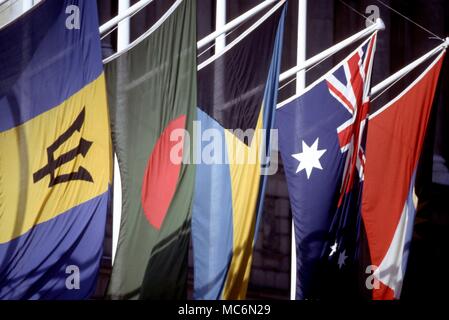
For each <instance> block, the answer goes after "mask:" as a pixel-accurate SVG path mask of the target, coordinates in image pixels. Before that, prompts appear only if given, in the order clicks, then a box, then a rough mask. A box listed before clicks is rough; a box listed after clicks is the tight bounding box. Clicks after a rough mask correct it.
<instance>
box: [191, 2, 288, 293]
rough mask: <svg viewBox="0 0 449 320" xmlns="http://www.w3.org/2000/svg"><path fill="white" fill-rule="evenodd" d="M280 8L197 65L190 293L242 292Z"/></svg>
mask: <svg viewBox="0 0 449 320" xmlns="http://www.w3.org/2000/svg"><path fill="white" fill-rule="evenodd" d="M285 11H286V7H285V5H284V2H282V1H279V2H277V3H276V4H275V5H274V6H273V8H272V9H270V12H271V15H270V16H268V17H267V18H266V19H265V20H263V19H262V18H261V19H259V20H258V22H256V24H255V25H254V29H253V30H252V32H250V33H249V34H247V35H246V37H244V38H243V39H241V41H238V39H237V40H236V41H234V42H231V43H229V44H228V46H227V48H228V49H227V50H226V52H225V54H223V55H221V56H219V57H217V58H216V59H214V60H206V61H205V62H203V63H201V64H200V65H199V69H200V70H199V72H198V108H197V127H198V130H197V135H196V140H195V142H196V147H195V158H196V159H195V161H196V163H197V165H196V173H195V191H194V196H193V205H192V243H193V256H194V262H193V266H194V298H195V299H244V298H245V296H246V290H247V286H248V282H249V277H250V270H251V263H252V254H253V247H254V243H255V238H256V237H255V235H256V234H257V226H258V224H259V222H260V219H261V216H262V204H263V199H264V189H265V181H266V179H265V178H266V175H267V174H268V171H270V170H271V168H270V162H269V161H268V160H269V159H268V157H269V149H270V148H269V142H270V135H271V129H272V125H273V119H274V110H275V107H276V100H277V91H278V82H279V69H280V59H281V51H282V37H283V30H284V19H285Z"/></svg>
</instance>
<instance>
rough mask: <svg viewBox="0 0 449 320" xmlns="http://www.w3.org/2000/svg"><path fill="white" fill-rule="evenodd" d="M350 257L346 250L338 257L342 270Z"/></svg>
mask: <svg viewBox="0 0 449 320" xmlns="http://www.w3.org/2000/svg"><path fill="white" fill-rule="evenodd" d="M347 257H348V256H347V255H346V250H343V252H340V255H339V256H338V262H337V263H338V267H339V268H340V269H341V268H342V267H343V266H344V265H345V261H346V258H347Z"/></svg>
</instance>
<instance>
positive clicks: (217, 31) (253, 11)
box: [197, 0, 276, 49]
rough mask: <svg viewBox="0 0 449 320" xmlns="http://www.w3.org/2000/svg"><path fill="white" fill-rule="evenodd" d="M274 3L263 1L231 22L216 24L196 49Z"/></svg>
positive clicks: (273, 0)
mask: <svg viewBox="0 0 449 320" xmlns="http://www.w3.org/2000/svg"><path fill="white" fill-rule="evenodd" d="M274 2H276V0H265V1H263V2H262V3H260V4H258V5H257V6H255V7H254V8H252V9H250V10H248V11H247V12H245V13H243V14H242V15H240V16H238V17H237V18H235V19H234V20H231V21H229V22H228V23H224V24H223V25H221V26H220V27H219V26H218V24H216V28H215V31H214V32H212V33H211V34H209V35H207V36H206V37H204V38H203V39H201V40H200V41H198V43H197V48H198V49H201V48H203V47H205V46H206V45H207V44H208V43H210V42H212V41H214V39H216V38H217V37H219V36H220V35H222V34H224V33H226V32H228V31H230V30H231V29H233V28H235V27H236V26H238V25H239V24H241V23H243V22H245V21H246V20H248V19H249V18H251V17H252V16H254V15H256V14H257V13H259V12H260V11H262V10H263V9H265V8H266V7H268V6H269V5H271V4H273V3H274ZM225 9H226V4H225ZM217 10H218V6H217ZM217 12H218V11H217ZM225 16H226V13H225ZM217 22H218V20H217Z"/></svg>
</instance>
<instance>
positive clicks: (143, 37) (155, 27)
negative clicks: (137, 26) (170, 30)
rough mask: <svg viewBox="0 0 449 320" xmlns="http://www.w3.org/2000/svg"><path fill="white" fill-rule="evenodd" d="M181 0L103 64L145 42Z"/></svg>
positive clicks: (177, 0)
mask: <svg viewBox="0 0 449 320" xmlns="http://www.w3.org/2000/svg"><path fill="white" fill-rule="evenodd" d="M182 1H183V0H176V2H175V3H173V5H172V6H171V7H170V8H169V9H168V10H167V12H165V13H164V15H163V16H162V17H161V18H160V19H159V20H158V21H156V23H155V24H154V25H152V26H151V28H150V29H148V31H146V32H145V33H144V34H142V35H141V36H140V37H138V38H137V39H136V40H134V41H133V42H131V44H130V45H129V46H128V47H126V48H125V49H123V50H120V51H118V52H116V53H114V54H113V55H111V56H109V57H107V58H106V59H104V60H103V64H106V63H108V62H111V61H112V60H114V59H116V58H118V57H119V56H121V55H122V54H123V53H125V52H128V51H129V50H131V49H132V48H134V47H135V46H137V45H138V44H139V43H141V42H142V41H143V40H145V39H146V38H147V37H148V36H150V35H151V34H152V33H153V32H154V31H155V30H156V29H157V28H159V27H160V26H161V25H162V24H163V23H164V22H165V20H167V19H168V17H170V15H171V14H172V13H173V12H174V11H175V10H176V8H178V6H179V5H180V4H181V2H182Z"/></svg>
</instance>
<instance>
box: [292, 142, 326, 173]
mask: <svg viewBox="0 0 449 320" xmlns="http://www.w3.org/2000/svg"><path fill="white" fill-rule="evenodd" d="M319 139H320V138H316V140H315V142H314V143H313V144H312V146H311V147H309V146H308V145H307V143H305V142H304V140H303V141H302V152H301V153H295V154H292V157H293V158H295V159H296V160H298V161H299V165H298V168H297V169H296V173H298V172H300V171H302V170H306V174H307V179H309V178H310V175H311V174H312V170H313V168H317V169H320V170H323V167H322V166H321V163H320V158H321V157H322V156H323V154H324V153H325V152H326V149H324V150H318V142H319Z"/></svg>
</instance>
